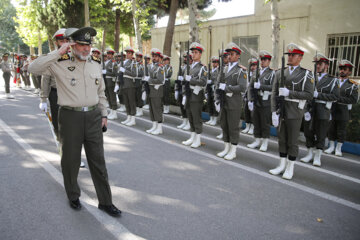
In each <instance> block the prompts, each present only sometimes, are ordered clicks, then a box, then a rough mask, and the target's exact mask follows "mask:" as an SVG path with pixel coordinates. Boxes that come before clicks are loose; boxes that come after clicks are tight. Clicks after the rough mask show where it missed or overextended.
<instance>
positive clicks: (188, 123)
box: [182, 119, 191, 131]
mask: <svg viewBox="0 0 360 240" xmlns="http://www.w3.org/2000/svg"><path fill="white" fill-rule="evenodd" d="M190 128H191V126H190V122H189V119H186V123H185V126H184V127H183V128H182V129H183V130H185V131H187V130H190Z"/></svg>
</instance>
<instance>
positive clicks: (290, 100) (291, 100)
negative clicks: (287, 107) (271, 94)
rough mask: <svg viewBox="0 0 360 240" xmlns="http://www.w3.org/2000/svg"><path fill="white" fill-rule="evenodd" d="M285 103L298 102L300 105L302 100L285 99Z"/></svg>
mask: <svg viewBox="0 0 360 240" xmlns="http://www.w3.org/2000/svg"><path fill="white" fill-rule="evenodd" d="M285 101H289V102H297V103H299V102H300V99H292V98H288V97H285Z"/></svg>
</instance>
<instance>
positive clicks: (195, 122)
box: [182, 42, 207, 148]
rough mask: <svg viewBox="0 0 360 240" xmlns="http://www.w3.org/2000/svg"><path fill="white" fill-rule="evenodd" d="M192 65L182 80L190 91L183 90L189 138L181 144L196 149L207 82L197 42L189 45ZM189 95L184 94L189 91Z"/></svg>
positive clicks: (205, 69)
mask: <svg viewBox="0 0 360 240" xmlns="http://www.w3.org/2000/svg"><path fill="white" fill-rule="evenodd" d="M190 50H191V54H192V60H193V63H192V64H191V68H190V72H189V73H186V74H187V75H185V78H184V80H185V81H187V82H188V84H189V85H190V89H187V90H185V96H183V101H184V97H185V106H186V113H187V115H188V119H189V122H190V127H191V129H190V131H191V136H190V138H189V139H188V140H186V141H183V142H182V144H184V145H186V146H189V145H191V147H192V148H198V147H200V145H201V133H202V130H203V129H202V124H203V123H202V119H201V112H202V108H203V104H204V88H205V86H206V80H207V68H206V66H204V65H203V64H202V63H201V62H200V60H201V55H202V52H203V51H204V50H205V49H204V47H203V46H202V45H201V44H200V43H197V42H193V43H191V45H190ZM189 90H190V93H188V94H187V93H186V91H189Z"/></svg>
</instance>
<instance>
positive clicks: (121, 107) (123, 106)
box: [118, 104, 126, 112]
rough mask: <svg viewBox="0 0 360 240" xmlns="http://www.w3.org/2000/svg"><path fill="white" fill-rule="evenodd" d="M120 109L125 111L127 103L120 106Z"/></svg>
mask: <svg viewBox="0 0 360 240" xmlns="http://www.w3.org/2000/svg"><path fill="white" fill-rule="evenodd" d="M118 110H119V111H120V112H125V111H126V107H125V105H124V104H121V105H120V107H119V108H118Z"/></svg>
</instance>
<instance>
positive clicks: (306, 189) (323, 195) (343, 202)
mask: <svg viewBox="0 0 360 240" xmlns="http://www.w3.org/2000/svg"><path fill="white" fill-rule="evenodd" d="M111 124H114V125H117V126H119V127H122V128H125V129H128V130H130V131H133V132H136V133H139V134H141V135H143V136H147V137H149V138H152V139H155V140H158V141H162V142H165V143H168V144H170V145H173V146H176V147H179V148H181V149H184V150H187V151H190V152H193V153H196V154H199V155H202V156H204V157H207V158H211V159H213V160H215V161H218V162H222V163H224V164H227V165H231V166H234V167H236V168H239V169H243V170H245V171H248V172H251V173H253V174H256V175H260V176H262V177H265V178H268V179H271V180H273V181H276V182H279V183H282V184H285V185H288V186H291V187H294V188H296V189H299V190H301V191H304V192H307V193H310V194H312V195H315V196H318V197H321V198H323V199H327V200H329V201H332V202H335V203H338V204H341V205H344V206H347V207H350V208H353V209H356V210H358V211H360V204H357V203H353V202H351V201H348V200H345V199H342V198H339V197H336V196H334V195H331V194H328V193H325V192H321V191H319V190H315V189H313V188H310V187H306V186H304V185H301V184H298V183H295V182H291V181H287V180H284V179H282V178H280V177H277V176H273V175H271V174H269V173H265V172H262V171H259V170H257V169H254V168H250V167H247V166H244V165H241V164H239V163H236V162H231V161H226V160H224V159H222V158H218V157H216V156H214V155H211V154H209V153H206V152H202V151H199V150H196V149H193V148H191V147H187V146H184V145H180V144H178V143H174V142H172V141H170V140H167V139H164V138H160V137H157V136H154V135H151V134H148V133H146V132H144V131H141V130H139V129H136V128H132V127H126V126H124V125H122V124H120V123H118V122H115V121H111Z"/></svg>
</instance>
